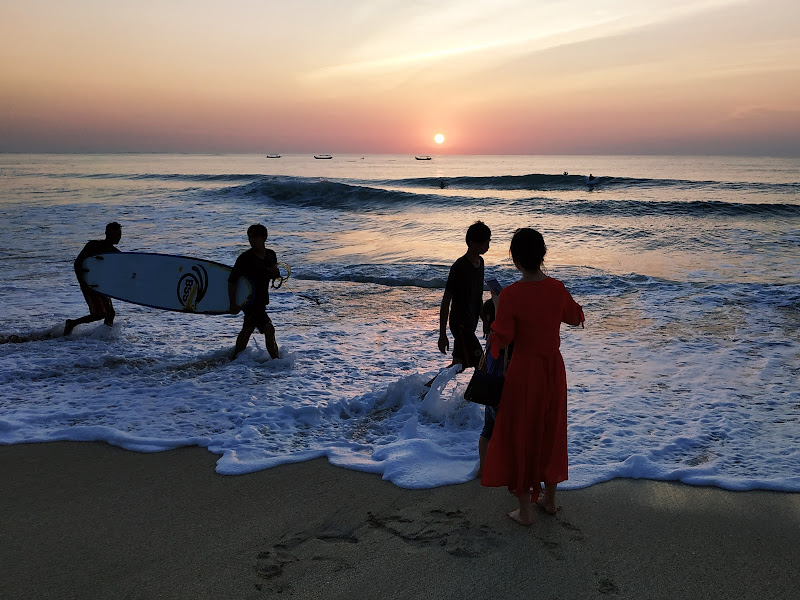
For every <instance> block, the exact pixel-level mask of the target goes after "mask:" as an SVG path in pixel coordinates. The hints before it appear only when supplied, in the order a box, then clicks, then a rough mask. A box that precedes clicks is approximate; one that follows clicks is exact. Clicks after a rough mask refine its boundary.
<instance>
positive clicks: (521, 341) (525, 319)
mask: <svg viewBox="0 0 800 600" xmlns="http://www.w3.org/2000/svg"><path fill="white" fill-rule="evenodd" d="M578 320H580V322H581V324H583V320H584V318H583V309H581V307H580V305H579V304H578V303H577V302H575V301H574V300H573V299H572V296H570V294H569V292H568V291H567V288H566V287H564V284H563V283H561V282H560V281H558V280H557V279H552V278H550V277H547V278H545V279H543V280H542V281H518V282H516V283H514V284H512V285H510V286H508V287H507V288H505V289H504V290H503V292H502V294H500V298H499V302H498V306H497V317H496V318H495V320H494V322H493V323H492V334H491V335H490V337H489V340H490V347H491V352H492V355H493V356H495V357H497V356H498V354H499V352H500V348H501V347H503V346H506V345H508V344H509V343H510V342H512V341H513V342H514V351H513V353H512V355H511V362H509V364H508V370H507V372H506V382H505V386H504V387H503V395H502V397H501V400H500V406H499V408H498V411H497V420H496V422H495V426H494V431H493V433H492V437H491V440H490V441H489V449H488V451H487V454H486V463H485V465H484V468H483V477H482V478H481V484H483V485H486V486H493V487H500V486H504V485H505V486H508V489H509V491H510V492H511V493H513V494H515V495H517V496H519V495H522V494H524V493H529V491H530V490H531V489H536V490H538V489H539V486H540V482H542V481H544V482H545V483H549V484H552V483H559V482H561V481H565V480H566V479H567V374H566V371H565V369H564V359H563V358H562V357H561V352H560V351H559V349H558V348H559V346H560V344H561V338H560V336H559V329H560V327H561V322H562V321H563V322H572V323H575V322H576V321H578ZM537 495H538V491H537Z"/></svg>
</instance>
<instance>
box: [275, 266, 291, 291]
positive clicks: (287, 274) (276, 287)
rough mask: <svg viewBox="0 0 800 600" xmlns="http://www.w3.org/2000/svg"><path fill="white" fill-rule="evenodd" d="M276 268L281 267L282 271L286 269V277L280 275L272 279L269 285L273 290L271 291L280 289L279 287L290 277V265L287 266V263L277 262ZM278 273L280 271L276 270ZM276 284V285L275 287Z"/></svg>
mask: <svg viewBox="0 0 800 600" xmlns="http://www.w3.org/2000/svg"><path fill="white" fill-rule="evenodd" d="M278 266H279V267H283V268H284V269H286V277H284V276H283V275H281V276H279V277H278V278H277V279H273V280H272V284H271V286H272V289H273V290H278V289H280V287H281V286H282V285H283V284H284V283H285V282H286V281H288V280H289V277H291V276H292V267H291V265H289V263H285V262H279V263H278ZM278 272H280V269H278ZM276 284H277V285H276Z"/></svg>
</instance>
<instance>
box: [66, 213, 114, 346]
mask: <svg viewBox="0 0 800 600" xmlns="http://www.w3.org/2000/svg"><path fill="white" fill-rule="evenodd" d="M120 239H122V226H121V225H120V224H119V223H117V222H116V221H115V222H113V223H109V224H108V225H106V239H104V240H89V242H87V244H86V245H85V246H84V247H83V250H81V253H80V254H78V258H76V259H75V262H74V263H73V267H74V269H75V276H76V277H77V278H78V283H79V284H80V286H81V292H83V297H84V298H85V299H86V304H88V305H89V314H88V315H86V316H84V317H80V318H79V319H67V323H66V325H65V326H64V335H69V334H70V333H71V332H72V330H73V329H75V327H76V326H77V325H81V324H82V323H92V322H94V321H99V320H100V319H103V320H104V322H105V324H106V325H107V326H109V327H111V326H112V325H113V324H114V316H115V315H116V313H115V312H114V305H113V304H112V303H111V298H109V297H108V296H106V295H105V294H100V293H99V292H95V291H94V290H93V289H92V288H90V287H89V286H88V285H86V282H85V281H84V280H83V275H84V270H83V261H84V260H85V259H87V258H89V257H90V256H97V255H98V254H105V253H108V252H119V250H118V249H117V248H115V247H114V246H116V245H117V244H119V241H120Z"/></svg>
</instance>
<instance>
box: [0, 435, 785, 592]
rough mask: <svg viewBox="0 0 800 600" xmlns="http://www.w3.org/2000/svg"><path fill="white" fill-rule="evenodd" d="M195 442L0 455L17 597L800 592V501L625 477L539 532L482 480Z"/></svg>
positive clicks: (538, 523) (1, 554) (2, 521)
mask: <svg viewBox="0 0 800 600" xmlns="http://www.w3.org/2000/svg"><path fill="white" fill-rule="evenodd" d="M216 460H217V456H215V455H213V454H211V453H210V452H208V451H207V450H206V449H204V448H198V447H190V448H181V449H177V450H172V451H168V452H160V453H154V454H143V453H136V452H129V451H126V450H122V449H120V448H117V447H114V446H110V445H107V444H105V443H100V442H49V443H36V444H18V445H10V446H0V480H2V481H3V488H4V492H3V493H2V494H0V564H2V565H3V568H2V570H1V571H0V573H1V574H0V594H1V595H2V596H4V597H7V598H16V599H19V598H55V597H58V598H76V599H77V598H87V599H88V598H110V597H114V598H142V599H144V598H156V597H158V598H187V599H188V598H194V599H196V598H271V597H274V596H276V595H278V594H279V595H280V597H282V598H309V597H315V598H342V599H344V598H381V599H386V598H417V597H427V598H463V597H465V596H466V597H501V596H511V595H513V594H517V595H519V594H523V595H525V596H526V597H527V596H536V597H542V598H609V597H611V598H665V599H666V598H677V597H684V598H700V597H702V598H719V599H722V598H732V597H737V598H791V597H795V594H796V593H797V590H798V589H800V571H798V570H797V569H796V565H797V564H798V563H800V545H799V544H798V543H797V540H799V539H800V494H796V493H790V492H771V491H748V492H732V491H726V490H722V489H719V488H705V487H692V486H688V485H685V484H681V483H671V482H660V481H648V480H626V479H617V480H613V481H610V482H606V483H601V484H597V485H594V486H591V487H589V488H584V489H580V490H570V491H560V492H558V497H557V504H558V505H559V511H558V514H557V516H556V517H548V516H546V515H545V514H544V513H542V512H540V511H534V523H533V526H532V527H527V528H526V527H520V526H519V525H516V524H515V523H513V522H512V521H511V520H510V519H508V517H507V516H506V512H507V511H508V510H511V509H512V508H514V505H515V503H516V499H514V498H513V497H512V496H510V495H509V494H508V493H507V492H506V491H505V490H501V489H497V488H492V489H490V488H484V487H482V486H481V485H480V483H479V482H478V481H477V480H475V481H471V482H468V483H465V484H459V485H452V486H445V487H439V488H433V489H428V490H407V489H402V488H398V487H395V486H394V485H393V484H391V483H389V482H386V481H383V480H382V479H381V478H380V476H378V475H374V474H368V473H363V472H358V471H351V470H347V469H344V468H341V467H334V466H332V465H330V464H329V463H328V462H327V460H326V459H315V460H312V461H308V462H302V463H294V464H287V465H282V466H279V467H274V468H272V469H268V470H266V471H260V472H256V473H251V474H247V475H236V476H230V475H218V474H217V473H216V472H215V471H214V465H215V462H216Z"/></svg>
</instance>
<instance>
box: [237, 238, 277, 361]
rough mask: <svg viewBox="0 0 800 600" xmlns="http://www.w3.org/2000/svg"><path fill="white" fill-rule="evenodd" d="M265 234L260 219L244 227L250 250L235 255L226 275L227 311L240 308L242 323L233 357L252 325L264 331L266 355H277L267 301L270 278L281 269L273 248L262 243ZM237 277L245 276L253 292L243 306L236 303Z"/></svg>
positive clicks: (242, 346)
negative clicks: (230, 268)
mask: <svg viewBox="0 0 800 600" xmlns="http://www.w3.org/2000/svg"><path fill="white" fill-rule="evenodd" d="M268 235H269V234H268V232H267V228H266V227H264V226H263V225H261V224H260V223H258V224H256V225H251V226H250V227H249V228H248V229H247V239H248V241H249V242H250V250H247V251H246V252H243V253H242V254H241V255H239V258H237V259H236V263H235V264H234V265H233V270H232V271H231V274H230V276H229V277H228V297H229V299H230V303H231V307H230V312H231V314H234V315H236V314H239V311H240V310H244V323H243V325H242V330H241V331H240V332H239V336H238V337H237V338H236V348H235V349H234V351H233V356H234V358H235V357H236V355H238V354H239V352H241V351H242V350H244V349H245V348H246V347H247V343H248V342H249V341H250V336H251V335H252V334H253V331H255V330H256V329H258V330H259V331H260V332H261V333H263V334H264V343H265V344H266V346H267V352H269V355H270V357H272V358H278V344H277V343H276V342H275V327H274V326H273V325H272V321H271V320H270V318H269V315H267V304H269V285H270V282H271V281H273V280H275V279H278V278H280V276H281V273H280V271H279V270H278V257H277V256H276V255H275V252H274V251H273V250H271V249H269V248H267V247H266V243H267V237H268ZM240 277H245V278H246V279H248V280H249V281H250V283H251V285H252V286H253V295H252V297H251V298H250V300H249V301H248V303H247V304H246V305H245V306H239V305H237V304H236V282H237V281H238V280H239V278H240Z"/></svg>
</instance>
